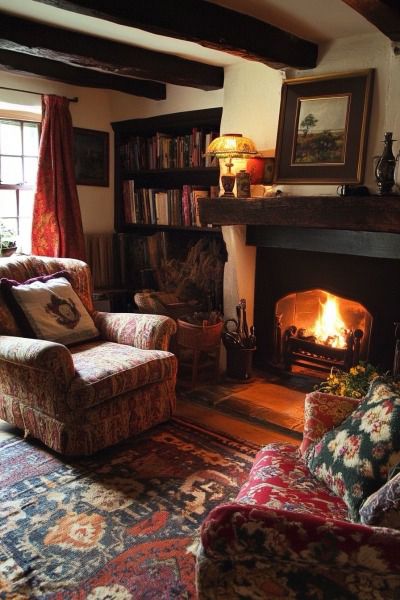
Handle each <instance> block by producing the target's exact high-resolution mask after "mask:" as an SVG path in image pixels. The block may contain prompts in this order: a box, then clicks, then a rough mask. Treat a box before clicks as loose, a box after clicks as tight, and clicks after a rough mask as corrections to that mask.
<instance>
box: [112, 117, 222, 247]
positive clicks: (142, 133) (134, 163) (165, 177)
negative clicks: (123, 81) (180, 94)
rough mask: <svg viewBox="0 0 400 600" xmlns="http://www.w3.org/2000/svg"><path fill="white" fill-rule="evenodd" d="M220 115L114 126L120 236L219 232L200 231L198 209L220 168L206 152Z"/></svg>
mask: <svg viewBox="0 0 400 600" xmlns="http://www.w3.org/2000/svg"><path fill="white" fill-rule="evenodd" d="M221 116H222V108H211V109H203V110H196V111H187V112H180V113H173V114H168V115H161V116H157V117H148V118H143V119H130V120H127V121H118V122H114V123H112V127H113V130H114V134H115V229H116V231H117V232H118V233H132V232H138V233H139V232H140V233H142V234H143V235H150V234H152V233H153V232H156V231H182V230H188V231H193V232H196V231H198V232H200V233H202V234H204V233H215V232H216V231H219V228H218V227H205V226H202V224H201V222H200V219H199V215H198V210H197V205H198V199H199V198H200V197H207V196H208V197H211V196H212V195H215V190H216V189H217V187H216V186H218V179H219V168H218V165H212V164H211V163H210V158H209V157H205V156H204V153H205V149H206V147H207V145H208V144H209V142H210V141H211V139H212V138H213V137H215V136H217V135H219V128H220V121H221Z"/></svg>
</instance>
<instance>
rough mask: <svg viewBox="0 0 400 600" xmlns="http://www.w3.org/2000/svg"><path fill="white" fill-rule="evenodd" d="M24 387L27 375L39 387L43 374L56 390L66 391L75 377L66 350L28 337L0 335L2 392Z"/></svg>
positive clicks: (71, 362) (59, 345)
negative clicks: (55, 386)
mask: <svg viewBox="0 0 400 600" xmlns="http://www.w3.org/2000/svg"><path fill="white" fill-rule="evenodd" d="M16 372H18V373H19V376H18V380H19V385H21V384H23V383H24V381H25V382H26V384H27V385H28V372H29V375H30V378H31V377H34V378H35V379H37V382H38V384H39V385H40V381H41V377H43V374H44V373H46V374H51V375H52V376H53V377H54V379H55V380H57V383H58V385H59V386H60V387H63V388H65V389H67V388H68V387H69V385H70V383H71V380H72V379H73V377H74V375H75V368H74V364H73V361H72V356H71V353H70V351H69V350H68V348H67V347H66V346H64V345H63V344H58V343H56V342H48V341H46V340H36V339H31V338H22V337H14V336H9V335H0V379H1V382H2V390H3V391H4V390H5V389H7V387H9V388H15V384H16V381H15V373H16Z"/></svg>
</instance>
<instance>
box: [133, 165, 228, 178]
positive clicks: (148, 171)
mask: <svg viewBox="0 0 400 600" xmlns="http://www.w3.org/2000/svg"><path fill="white" fill-rule="evenodd" d="M181 173H182V174H184V175H188V174H189V175H190V174H191V173H211V174H213V175H214V174H215V173H219V167H176V168H172V169H139V170H136V171H129V170H125V171H123V173H122V179H136V178H140V177H142V176H145V177H146V176H148V175H169V174H173V175H179V174H181Z"/></svg>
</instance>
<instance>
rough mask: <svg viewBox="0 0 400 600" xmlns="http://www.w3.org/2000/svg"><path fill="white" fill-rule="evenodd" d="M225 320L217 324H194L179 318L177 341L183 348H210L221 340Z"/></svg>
mask: <svg viewBox="0 0 400 600" xmlns="http://www.w3.org/2000/svg"><path fill="white" fill-rule="evenodd" d="M223 325H224V322H223V321H220V322H218V323H216V324H215V325H194V324H192V323H187V322H186V321H182V319H178V331H177V334H176V335H177V343H178V345H179V346H182V347H183V348H192V349H193V350H205V351H207V350H210V349H212V348H215V347H216V346H219V344H220V342H221V333H222V327H223Z"/></svg>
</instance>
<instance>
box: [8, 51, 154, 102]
mask: <svg viewBox="0 0 400 600" xmlns="http://www.w3.org/2000/svg"><path fill="white" fill-rule="evenodd" d="M0 70H4V71H11V72H13V73H18V74H20V75H34V76H38V77H44V78H46V79H51V80H53V81H62V82H63V83H69V84H71V85H80V86H85V87H90V88H101V89H106V90H116V91H118V92H125V93H126V94H132V95H134V96H141V97H143V98H151V99H152V100H164V99H165V98H166V86H165V84H164V83H158V82H157V81H146V80H145V79H132V78H131V77H119V76H118V75H109V74H107V73H100V71H94V70H92V69H82V68H80V67H71V66H70V65H65V64H63V63H60V62H58V61H55V60H47V59H46V58H39V57H37V56H29V55H27V54H21V53H19V52H11V51H9V50H0Z"/></svg>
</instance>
